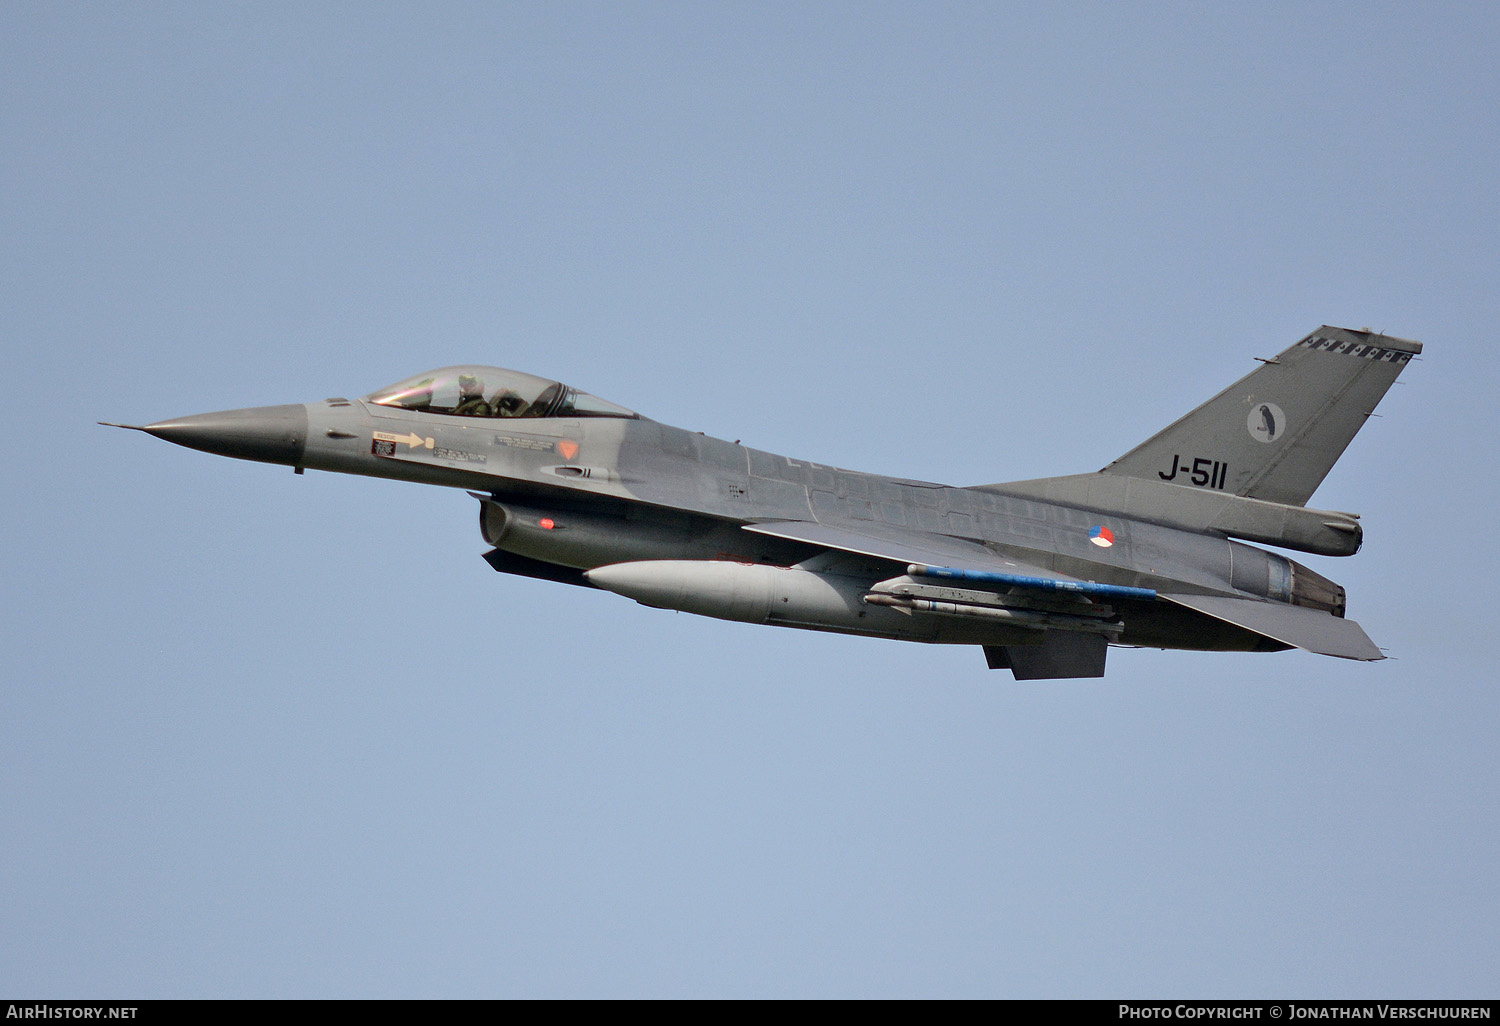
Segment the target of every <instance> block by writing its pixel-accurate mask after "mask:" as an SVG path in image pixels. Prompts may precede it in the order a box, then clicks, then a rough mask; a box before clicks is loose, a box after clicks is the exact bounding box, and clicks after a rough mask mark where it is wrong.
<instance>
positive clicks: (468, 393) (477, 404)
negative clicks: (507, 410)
mask: <svg viewBox="0 0 1500 1026" xmlns="http://www.w3.org/2000/svg"><path fill="white" fill-rule="evenodd" d="M453 412H454V414H456V415H457V416H460V417H490V416H493V414H492V413H491V411H490V404H489V403H487V402H485V401H484V382H483V381H480V380H479V379H478V378H476V377H475V376H474V375H472V374H460V375H459V376H458V405H457V406H455V407H453Z"/></svg>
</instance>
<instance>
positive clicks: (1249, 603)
mask: <svg viewBox="0 0 1500 1026" xmlns="http://www.w3.org/2000/svg"><path fill="white" fill-rule="evenodd" d="M1161 597H1162V598H1163V599H1165V600H1166V601H1168V602H1175V603H1177V604H1178V605H1179V606H1186V607H1187V608H1189V609H1194V610H1197V611H1198V612H1200V613H1205V614H1207V615H1209V616H1212V617H1214V618H1215V619H1217V620H1223V621H1224V622H1225V623H1232V624H1234V625H1235V626H1236V627H1244V628H1245V629H1246V630H1252V631H1254V632H1255V633H1256V634H1263V635H1265V636H1266V637H1268V638H1272V639H1274V640H1276V641H1280V642H1282V643H1283V644H1286V645H1292V646H1294V647H1296V648H1301V649H1305V650H1307V651H1308V652H1316V653H1318V654H1319V655H1331V656H1340V657H1342V658H1344V659H1363V660H1367V661H1373V660H1376V659H1384V658H1385V655H1384V654H1383V653H1382V652H1381V651H1380V649H1379V648H1377V647H1376V646H1375V642H1373V641H1371V640H1370V637H1369V635H1367V634H1366V633H1365V632H1364V628H1362V627H1360V625H1359V624H1357V623H1355V622H1354V621H1353V620H1345V619H1343V618H1341V617H1337V616H1334V615H1333V614H1331V613H1325V612H1323V611H1322V610H1321V609H1308V608H1307V607H1305V606H1289V605H1284V604H1283V603H1280V602H1262V601H1260V600H1259V599H1247V598H1234V597H1231V596H1228V595H1166V594H1164V595H1162V596H1161Z"/></svg>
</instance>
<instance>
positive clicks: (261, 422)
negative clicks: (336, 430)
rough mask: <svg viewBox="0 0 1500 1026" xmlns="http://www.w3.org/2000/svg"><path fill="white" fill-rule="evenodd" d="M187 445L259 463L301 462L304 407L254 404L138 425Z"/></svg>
mask: <svg viewBox="0 0 1500 1026" xmlns="http://www.w3.org/2000/svg"><path fill="white" fill-rule="evenodd" d="M141 430H142V431H145V432H146V433H147V434H151V435H155V436H156V437H157V438H164V439H166V440H167V441H169V442H175V443H176V444H178V445H185V446H187V447H188V448H189V449H201V450H203V451H204V452H211V453H216V454H218V455H220V456H233V457H235V458H236V459H241V460H259V461H260V462H262V463H289V464H291V465H293V466H297V465H300V464H301V463H302V458H303V455H304V454H305V453H306V452H307V407H306V406H301V405H290V406H257V407H255V408H254V409H250V410H224V411H223V412H222V413H200V414H197V415H195V416H192V417H177V418H175V419H173V420H163V421H158V422H157V423H155V424H147V425H146V426H145V427H143V428H141Z"/></svg>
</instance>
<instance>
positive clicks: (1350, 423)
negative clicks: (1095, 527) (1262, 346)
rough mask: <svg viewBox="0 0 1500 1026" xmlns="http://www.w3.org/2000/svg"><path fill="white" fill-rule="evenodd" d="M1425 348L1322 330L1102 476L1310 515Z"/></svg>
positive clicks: (1364, 334) (1338, 330) (1357, 333)
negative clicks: (1211, 492) (1304, 509)
mask: <svg viewBox="0 0 1500 1026" xmlns="http://www.w3.org/2000/svg"><path fill="white" fill-rule="evenodd" d="M1421 351H1422V343H1420V342H1412V341H1410V340H1409V339H1404V338H1393V337H1391V336H1389V335H1379V334H1375V333H1374V332H1368V331H1352V330H1350V329H1348V328H1332V327H1329V326H1328V325H1324V326H1323V327H1321V328H1319V329H1318V330H1317V331H1315V332H1313V333H1312V334H1311V335H1309V336H1307V337H1306V338H1304V339H1303V340H1302V341H1300V342H1298V343H1297V344H1296V345H1294V346H1292V347H1291V348H1290V349H1288V350H1286V352H1284V353H1282V354H1281V355H1280V356H1278V357H1276V359H1274V360H1268V361H1266V365H1265V366H1264V367H1261V368H1259V369H1258V370H1256V371H1253V372H1252V373H1250V374H1248V375H1246V376H1245V377H1243V378H1241V379H1240V380H1239V381H1237V382H1235V383H1234V384H1233V385H1230V386H1229V387H1228V388H1226V389H1225V390H1224V391H1222V392H1220V393H1219V394H1218V395H1216V396H1214V397H1213V398H1212V399H1210V400H1209V401H1208V402H1206V403H1204V404H1203V405H1202V406H1200V407H1198V408H1197V409H1196V410H1194V411H1193V412H1191V413H1189V414H1188V415H1187V416H1185V417H1183V418H1181V419H1180V420H1178V421H1177V422H1176V423H1174V424H1172V425H1171V426H1170V427H1168V428H1166V429H1164V430H1162V431H1160V432H1158V433H1157V434H1155V435H1153V436H1152V437H1151V438H1150V439H1148V440H1147V441H1145V442H1143V443H1141V444H1140V445H1138V446H1136V447H1135V448H1134V449H1132V450H1130V451H1129V452H1127V453H1126V454H1125V455H1124V456H1121V457H1120V458H1119V459H1117V460H1115V461H1114V462H1113V463H1111V464H1110V465H1109V466H1107V467H1105V468H1104V470H1103V471H1101V473H1105V474H1118V475H1121V476H1125V477H1139V478H1145V479H1147V480H1151V481H1156V480H1161V481H1171V482H1174V483H1176V484H1192V485H1198V486H1199V487H1208V488H1213V489H1217V490H1221V491H1224V492H1228V493H1230V494H1234V495H1243V496H1247V497H1249V498H1252V499H1265V500H1267V501H1269V502H1280V503H1286V504H1288V505H1292V506H1303V505H1306V504H1307V500H1308V499H1309V498H1311V497H1312V494H1313V492H1315V491H1316V490H1317V488H1318V485H1320V484H1322V483H1323V478H1325V477H1327V476H1328V472H1329V471H1330V470H1331V469H1333V465H1334V463H1335V462H1337V460H1338V458H1339V457H1340V456H1342V455H1343V453H1344V449H1345V448H1347V447H1348V445H1349V442H1350V440H1351V439H1353V438H1354V435H1355V433H1356V432H1358V431H1359V429H1360V428H1361V427H1363V426H1364V423H1365V419H1366V418H1367V417H1369V415H1370V414H1371V413H1372V412H1373V411H1374V409H1375V406H1376V404H1377V403H1379V402H1380V399H1381V397H1382V396H1384V395H1385V393H1386V390H1387V389H1389V388H1390V387H1391V385H1392V384H1393V383H1394V382H1395V380H1396V376H1397V375H1398V374H1400V373H1401V369H1402V368H1403V367H1405V366H1406V365H1407V363H1409V362H1410V361H1411V358H1412V357H1413V356H1415V355H1416V354H1418V353H1420V352H1421Z"/></svg>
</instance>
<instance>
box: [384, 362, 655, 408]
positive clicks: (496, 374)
mask: <svg viewBox="0 0 1500 1026" xmlns="http://www.w3.org/2000/svg"><path fill="white" fill-rule="evenodd" d="M365 401H366V402H371V403H376V404H377V405H380V406H395V407H399V408H400V409H403V410H416V411H417V412H418V413H442V414H446V415H447V416H450V417H635V416H638V414H635V413H632V412H631V411H630V410H627V409H625V407H623V406H616V405H615V404H614V403H610V402H605V401H604V400H603V399H600V398H599V397H598V396H592V395H589V394H588V393H587V392H580V391H578V389H576V388H569V387H568V386H567V385H564V384H563V383H561V382H559V381H548V380H547V379H546V378H538V377H534V376H533V375H530V374H522V373H521V372H520V371H513V370H504V369H503V368H500V367H478V366H470V367H443V368H441V369H439V370H434V371H428V372H427V373H425V374H417V375H415V376H414V377H410V378H407V379H406V380H405V381H398V382H397V383H396V384H394V385H391V386H390V387H389V388H382V389H381V390H380V391H378V392H371V393H370V394H369V395H367V396H365Z"/></svg>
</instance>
